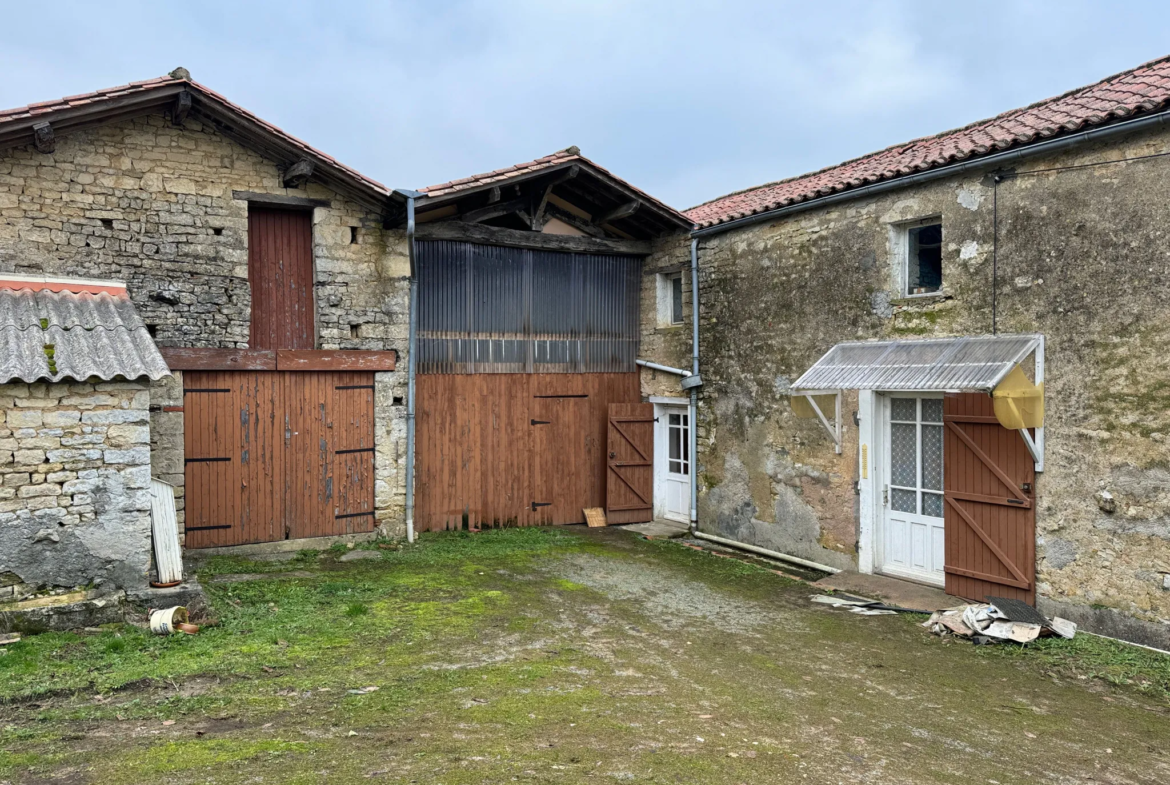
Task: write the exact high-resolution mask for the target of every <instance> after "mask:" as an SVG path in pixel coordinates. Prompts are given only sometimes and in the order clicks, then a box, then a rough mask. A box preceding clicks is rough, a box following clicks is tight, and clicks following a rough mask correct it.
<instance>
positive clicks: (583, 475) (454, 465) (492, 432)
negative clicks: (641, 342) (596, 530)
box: [415, 373, 640, 531]
mask: <svg viewBox="0 0 1170 785" xmlns="http://www.w3.org/2000/svg"><path fill="white" fill-rule="evenodd" d="M416 384H417V393H416V394H417V396H418V398H417V400H418V409H417V431H416V444H417V458H416V464H415V468H416V478H415V479H416V482H415V528H416V529H417V530H418V531H439V530H442V529H446V528H460V527H461V526H462V525H463V520H462V518H463V513H464V511H465V510H466V511H467V515H468V525H479V526H480V527H493V526H517V525H519V526H525V525H532V524H563V523H579V522H581V521H583V520H584V512H583V510H584V508H586V507H601V506H603V505H604V503H605V472H606V466H605V460H604V446H605V438H606V437H605V434H606V428H607V421H606V412H607V407H608V404H609V402H610V401H616V402H634V401H638V400H639V395H640V393H639V388H638V375H637V374H636V373H630V374H474V375H456V374H442V375H440V374H423V375H420V376H419V377H418V379H417V381H416ZM536 396H543V397H536ZM570 396H571V397H570ZM534 419H535V420H540V421H547V422H548V423H549V424H548V425H539V426H533V425H532V424H531V423H532V420H534ZM542 494H547V495H548V496H549V497H550V498H544V496H543V495H542ZM534 501H535V502H538V503H540V504H548V506H547V507H545V506H541V507H537V508H536V509H535V510H534V509H533V508H532V503H533V502H534ZM586 502H589V503H586Z"/></svg>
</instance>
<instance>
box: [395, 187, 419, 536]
mask: <svg viewBox="0 0 1170 785" xmlns="http://www.w3.org/2000/svg"><path fill="white" fill-rule="evenodd" d="M395 193H398V194H401V195H402V196H405V197H406V252H407V255H408V257H409V258H410V306H409V307H410V314H409V323H410V328H409V332H408V334H407V339H406V347H407V348H406V351H407V356H406V541H407V542H414V375H415V368H416V367H417V365H416V363H417V360H416V358H417V356H418V352H417V351H416V349H417V347H418V274H417V272H416V269H415V256H414V200H415V199H416V198H418V197H419V196H422V194H421V193H420V192H418V191H408V190H406V189H402V188H399V189H397V190H396V191H395Z"/></svg>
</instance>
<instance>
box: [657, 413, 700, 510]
mask: <svg viewBox="0 0 1170 785" xmlns="http://www.w3.org/2000/svg"><path fill="white" fill-rule="evenodd" d="M656 409H657V418H656V419H657V422H656V423H655V429H656V432H657V441H658V443H657V444H656V445H654V485H655V488H654V498H655V505H654V506H655V514H656V516H657V517H660V518H668V519H670V520H672V521H682V522H683V523H686V522H687V521H689V520H690V503H691V456H690V449H691V442H690V422H689V420H690V415H689V410H688V409H686V408H683V407H679V406H666V405H659V406H657V407H656Z"/></svg>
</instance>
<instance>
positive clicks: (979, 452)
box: [943, 394, 1036, 603]
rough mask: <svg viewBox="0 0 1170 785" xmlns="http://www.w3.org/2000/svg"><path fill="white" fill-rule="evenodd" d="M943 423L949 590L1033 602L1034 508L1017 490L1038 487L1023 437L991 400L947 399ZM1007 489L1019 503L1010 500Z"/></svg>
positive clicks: (976, 596)
mask: <svg viewBox="0 0 1170 785" xmlns="http://www.w3.org/2000/svg"><path fill="white" fill-rule="evenodd" d="M944 420H945V422H946V424H947V427H946V430H945V432H944V433H945V441H944V451H945V456H946V460H945V461H944V467H943V468H944V475H945V482H944V486H945V491H944V493H945V498H946V505H945V512H946V540H945V546H944V547H945V552H946V563H945V572H946V590H947V592H949V593H951V594H954V595H956V596H961V597H966V598H968V599H971V600H976V601H982V600H983V599H984V597H985V596H986V595H988V594H994V595H997V596H1004V597H1013V598H1015V599H1020V600H1023V601H1024V602H1029V603H1034V602H1035V569H1036V545H1035V541H1036V530H1035V509H1034V502H1033V500H1032V499H1031V498H1030V496H1029V495H1028V494H1027V493H1022V492H1020V491H1019V490H1018V489H1020V488H1021V487H1022V486H1023V484H1025V483H1034V481H1035V465H1034V463H1033V461H1032V460H1031V456H1030V455H1028V454H1027V448H1026V447H1025V446H1024V444H1023V441H1022V440H1021V439H1020V438H1019V436H1018V434H1016V433H1015V432H1013V431H1009V430H1007V429H1005V428H1003V427H1002V426H1001V425H999V423H998V421H997V420H994V413H993V411H992V405H991V400H990V399H989V398H988V397H987V396H986V395H979V394H953V395H948V396H947V397H946V399H945V402H944ZM1005 486H1006V487H1007V488H1008V489H1009V492H1013V493H1016V494H1017V495H1018V496H1019V498H1018V499H1017V500H1012V499H1008V498H1006V497H1004V496H1003V495H1002V494H1003V490H1004V487H1005ZM1013 501H1019V502H1022V503H1013Z"/></svg>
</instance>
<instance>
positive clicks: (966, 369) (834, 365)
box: [792, 335, 1042, 392]
mask: <svg viewBox="0 0 1170 785" xmlns="http://www.w3.org/2000/svg"><path fill="white" fill-rule="evenodd" d="M1041 340H1042V337H1041V336H1039V335H981V336H964V337H959V338H925V339H915V340H893V341H851V342H847V343H839V344H837V345H836V346H834V347H833V348H832V349H830V350H829V351H828V352H827V353H826V354H825V356H824V357H822V358H821V359H819V360H817V361H816V363H814V364H813V366H812V367H811V368H809V369H808V370H807V371H805V373H804V374H803V375H802V376H801V377H800V378H799V379H797V380H796V383H795V384H793V385H792V389H793V392H799V391H802V390H890V391H894V392H900V391H904V392H911V391H921V392H926V391H935V392H937V391H951V390H954V391H958V392H990V391H991V390H993V389H995V386H996V385H997V384H999V383H1000V382H1001V381H1002V380H1003V378H1004V377H1005V376H1007V374H1008V372H1009V371H1011V369H1012V368H1013V367H1015V366H1016V365H1018V364H1019V363H1020V362H1021V361H1023V360H1024V359H1025V358H1026V357H1027V356H1028V355H1029V354H1031V353H1032V352H1033V351H1035V350H1036V348H1037V347H1038V346H1039V345H1040V342H1041Z"/></svg>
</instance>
